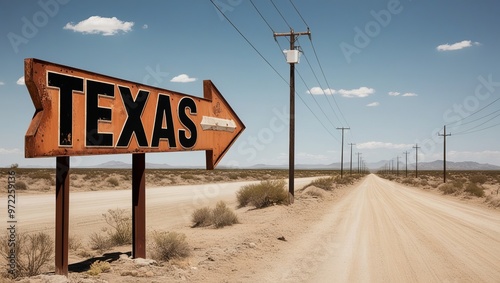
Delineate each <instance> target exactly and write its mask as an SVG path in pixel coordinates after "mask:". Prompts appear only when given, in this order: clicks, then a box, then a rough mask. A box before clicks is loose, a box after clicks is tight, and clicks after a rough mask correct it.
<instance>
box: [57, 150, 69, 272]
mask: <svg viewBox="0 0 500 283" xmlns="http://www.w3.org/2000/svg"><path fill="white" fill-rule="evenodd" d="M68 230H69V156H60V157H59V156H58V157H56V237H55V244H56V245H55V267H56V274H57V275H64V276H68V234H69V233H68Z"/></svg>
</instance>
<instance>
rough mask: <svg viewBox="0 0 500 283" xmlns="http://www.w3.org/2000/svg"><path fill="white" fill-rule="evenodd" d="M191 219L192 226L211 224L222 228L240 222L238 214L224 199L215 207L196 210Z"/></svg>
mask: <svg viewBox="0 0 500 283" xmlns="http://www.w3.org/2000/svg"><path fill="white" fill-rule="evenodd" d="M191 221H192V222H193V226H191V227H193V228H194V227H206V226H210V225H214V226H215V227H216V228H222V227H224V226H231V225H233V224H237V223H239V220H238V216H236V214H235V213H234V212H233V211H232V210H231V209H230V208H229V207H227V205H226V203H225V202H223V201H219V202H218V203H217V205H216V206H215V208H214V209H210V208H209V207H203V208H199V209H197V210H195V211H194V212H193V214H192V215H191Z"/></svg>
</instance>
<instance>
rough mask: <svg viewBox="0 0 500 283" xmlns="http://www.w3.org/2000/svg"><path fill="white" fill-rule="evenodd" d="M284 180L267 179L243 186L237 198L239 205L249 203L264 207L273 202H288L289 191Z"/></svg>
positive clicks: (242, 205)
mask: <svg viewBox="0 0 500 283" xmlns="http://www.w3.org/2000/svg"><path fill="white" fill-rule="evenodd" d="M285 185H286V182H285V181H284V180H265V181H262V182H260V183H258V184H250V185H246V186H243V187H242V188H241V189H240V190H239V191H238V192H237V193H236V198H237V200H238V203H239V206H240V207H244V206H247V205H252V206H255V207H256V208H263V207H267V206H269V205H273V204H288V192H287V191H286V190H285Z"/></svg>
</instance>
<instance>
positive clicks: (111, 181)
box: [106, 177, 120, 187]
mask: <svg viewBox="0 0 500 283" xmlns="http://www.w3.org/2000/svg"><path fill="white" fill-rule="evenodd" d="M106 182H108V184H109V185H110V186H113V187H116V186H118V185H120V182H118V179H116V178H115V177H110V178H108V179H106Z"/></svg>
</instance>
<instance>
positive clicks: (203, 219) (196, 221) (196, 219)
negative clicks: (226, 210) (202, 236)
mask: <svg viewBox="0 0 500 283" xmlns="http://www.w3.org/2000/svg"><path fill="white" fill-rule="evenodd" d="M191 222H193V226H191V227H193V228H194V227H206V226H210V225H212V210H211V209H210V208H209V207H203V208H198V209H197V210H195V211H194V212H193V214H192V215H191Z"/></svg>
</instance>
